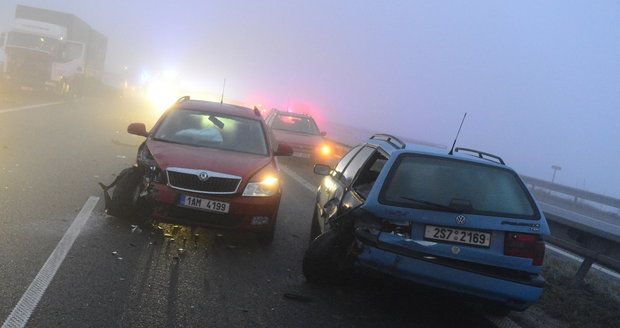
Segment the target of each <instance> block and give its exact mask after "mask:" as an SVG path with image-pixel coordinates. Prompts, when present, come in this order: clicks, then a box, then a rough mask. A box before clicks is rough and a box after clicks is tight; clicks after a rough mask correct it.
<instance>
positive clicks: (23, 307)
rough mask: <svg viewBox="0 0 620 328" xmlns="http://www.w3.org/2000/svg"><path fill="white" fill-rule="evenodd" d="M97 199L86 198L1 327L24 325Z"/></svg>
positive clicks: (19, 327)
mask: <svg viewBox="0 0 620 328" xmlns="http://www.w3.org/2000/svg"><path fill="white" fill-rule="evenodd" d="M98 201H99V197H95V196H91V197H89V198H88V200H87V201H86V203H85V204H84V206H82V210H80V212H79V213H78V215H77V216H76V217H75V219H74V220H73V223H71V226H69V229H67V231H66V232H65V234H64V236H62V239H60V241H59V242H58V245H56V248H55V249H54V251H53V252H52V254H51V255H50V257H49V258H48V259H47V261H45V264H43V267H41V270H39V273H37V276H36V277H35V278H34V280H33V281H32V283H30V286H28V289H27V290H26V292H25V293H24V295H22V297H21V299H20V300H19V302H17V305H15V308H14V309H13V311H11V314H9V316H8V318H6V321H4V324H3V325H2V328H21V327H25V326H26V323H27V322H28V319H30V316H31V315H32V312H33V311H34V309H35V308H36V307H37V304H39V301H40V300H41V297H43V294H44V293H45V290H46V289H47V287H48V286H49V284H50V282H51V281H52V279H54V276H55V275H56V271H58V268H59V267H60V265H61V264H62V262H63V261H64V259H65V256H67V253H69V250H70V249H71V246H73V242H75V239H76V238H77V237H78V235H79V234H80V231H81V230H82V227H83V226H84V224H85V223H86V221H87V220H88V218H89V217H90V214H91V213H92V211H93V209H94V208H95V206H96V205H97V202H98Z"/></svg>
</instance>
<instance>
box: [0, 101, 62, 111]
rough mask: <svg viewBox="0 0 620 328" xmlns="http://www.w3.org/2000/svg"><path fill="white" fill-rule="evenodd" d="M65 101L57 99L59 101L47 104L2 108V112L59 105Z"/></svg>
mask: <svg viewBox="0 0 620 328" xmlns="http://www.w3.org/2000/svg"><path fill="white" fill-rule="evenodd" d="M64 103H66V101H57V102H51V103H46V104H36V105H30V106H22V107H15V108H8V109H0V114H6V113H11V112H19V111H21V110H26V109H35V108H41V107H47V106H53V105H59V104H64Z"/></svg>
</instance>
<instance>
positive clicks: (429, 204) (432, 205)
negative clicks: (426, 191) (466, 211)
mask: <svg viewBox="0 0 620 328" xmlns="http://www.w3.org/2000/svg"><path fill="white" fill-rule="evenodd" d="M400 198H402V199H406V200H408V201H410V202H414V203H416V204H420V205H423V206H424V207H425V208H426V209H434V210H444V211H448V212H456V211H457V209H455V208H453V207H450V206H446V205H441V204H437V203H433V202H429V201H425V200H419V199H415V198H410V197H407V196H400Z"/></svg>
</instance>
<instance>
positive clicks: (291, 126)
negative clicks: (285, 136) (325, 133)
mask: <svg viewBox="0 0 620 328" xmlns="http://www.w3.org/2000/svg"><path fill="white" fill-rule="evenodd" d="M271 128H272V129H276V130H284V131H291V132H297V133H304V134H312V135H319V134H320V131H319V128H318V127H317V126H316V123H315V122H314V120H313V119H312V118H311V117H304V116H298V115H286V114H279V115H277V116H276V117H275V118H274V119H273V122H272V123H271Z"/></svg>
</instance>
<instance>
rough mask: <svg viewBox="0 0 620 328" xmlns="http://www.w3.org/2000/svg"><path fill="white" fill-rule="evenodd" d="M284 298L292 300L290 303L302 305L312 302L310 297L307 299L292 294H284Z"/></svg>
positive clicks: (306, 297)
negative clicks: (301, 303) (300, 303)
mask: <svg viewBox="0 0 620 328" xmlns="http://www.w3.org/2000/svg"><path fill="white" fill-rule="evenodd" d="M284 298H286V299H289V300H292V301H297V302H303V303H309V302H312V301H313V299H312V297H308V296H304V295H300V294H294V293H284Z"/></svg>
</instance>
